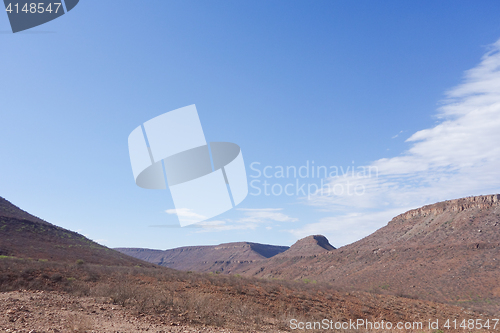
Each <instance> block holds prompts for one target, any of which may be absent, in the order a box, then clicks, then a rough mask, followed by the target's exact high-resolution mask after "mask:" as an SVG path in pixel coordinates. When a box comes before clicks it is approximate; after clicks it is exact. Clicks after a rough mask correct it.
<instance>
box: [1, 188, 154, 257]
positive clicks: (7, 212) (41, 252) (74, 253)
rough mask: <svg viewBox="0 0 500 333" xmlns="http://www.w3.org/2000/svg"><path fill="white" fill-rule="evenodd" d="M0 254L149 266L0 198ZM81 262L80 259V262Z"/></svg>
mask: <svg viewBox="0 0 500 333" xmlns="http://www.w3.org/2000/svg"><path fill="white" fill-rule="evenodd" d="M0 256H8V257H17V258H24V259H29V258H31V259H39V260H48V261H64V262H71V263H75V262H76V261H77V260H83V262H87V263H95V264H103V265H126V266H135V265H143V266H151V265H149V264H147V263H144V262H142V261H140V260H137V259H135V258H131V257H129V256H126V255H123V254H121V253H119V252H117V251H114V250H112V249H109V248H107V247H105V246H102V245H99V244H97V243H95V242H93V241H91V240H90V239H88V238H86V237H84V236H82V235H80V234H78V233H76V232H73V231H69V230H66V229H64V228H60V227H58V226H55V225H53V224H50V223H48V222H46V221H43V220H42V219H40V218H38V217H36V216H33V215H31V214H29V213H27V212H25V211H23V210H21V209H19V208H18V207H16V206H14V205H13V204H12V203H10V202H9V201H7V200H5V199H4V198H1V197H0ZM80 262H81V261H80Z"/></svg>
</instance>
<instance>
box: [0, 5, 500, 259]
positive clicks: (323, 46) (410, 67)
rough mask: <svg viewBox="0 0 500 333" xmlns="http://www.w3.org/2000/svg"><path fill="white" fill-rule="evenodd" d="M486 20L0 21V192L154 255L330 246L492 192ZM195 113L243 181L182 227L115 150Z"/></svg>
mask: <svg viewBox="0 0 500 333" xmlns="http://www.w3.org/2000/svg"><path fill="white" fill-rule="evenodd" d="M499 12H500V2H498V1H475V2H471V1H439V2H435V1H405V2H401V1H384V2H375V1H331V0H326V1H314V2H311V1H289V0H287V1H185V0H183V1H167V0H149V1H132V0H128V1H118V0H109V1H96V0H81V1H80V3H79V4H78V6H77V7H75V8H74V9H73V10H72V11H71V12H69V13H68V14H67V15H63V16H62V17H60V18H58V19H56V20H54V21H51V22H49V23H46V24H44V25H41V26H39V27H35V28H33V29H30V30H27V31H24V32H19V33H16V34H13V33H12V32H11V30H10V26H9V21H8V18H7V14H6V13H5V14H0V50H1V52H0V62H1V63H2V64H3V66H2V71H1V80H0V102H1V104H0V196H2V197H4V198H6V199H7V200H9V201H11V202H12V203H14V204H15V205H17V206H19V207H21V208H22V209H24V210H26V211H28V212H30V213H32V214H34V215H36V216H38V217H40V218H43V219H44V220H47V221H49V222H51V223H53V224H56V225H58V226H61V227H64V228H67V229H70V230H73V231H77V232H79V233H81V234H83V235H85V236H87V237H89V238H90V239H93V240H95V241H97V242H99V243H101V244H103V245H106V246H108V247H144V248H155V249H169V248H175V247H179V246H188V245H212V244H220V243H226V242H237V241H250V242H258V243H266V244H276V245H292V244H293V243H294V242H295V241H297V240H298V239H300V238H302V237H305V236H308V235H311V234H323V235H325V236H326V237H327V238H328V239H329V240H330V242H331V244H332V245H334V246H336V247H339V246H342V245H346V244H349V243H352V242H354V241H356V240H359V239H361V238H363V237H365V236H367V235H369V234H370V233H372V232H373V231H375V230H377V229H378V228H381V227H383V226H384V225H386V224H387V222H388V221H390V220H391V219H392V218H393V217H395V216H396V215H398V214H400V213H403V212H405V211H407V210H409V209H412V208H417V207H420V206H422V205H425V204H430V203H435V202H438V201H442V200H448V199H455V198H460V197H465V196H470V195H481V194H493V193H499V192H500V177H499V176H500V169H499V168H498V162H499V161H500V148H499V145H498V142H500V21H499V20H498V13H499ZM191 104H195V105H196V108H197V110H198V114H199V117H200V120H201V123H202V126H203V130H204V134H205V137H206V139H207V141H226V142H234V143H236V144H238V145H239V146H240V147H241V151H242V155H243V159H244V161H245V167H246V171H247V176H248V184H249V194H248V196H247V198H246V199H245V200H244V201H243V202H242V203H241V204H239V205H238V206H237V207H236V208H234V209H232V210H230V211H228V212H226V213H223V214H221V215H219V216H216V217H214V218H212V219H210V220H209V221H206V222H205V223H204V224H205V226H206V227H203V228H193V227H184V228H181V227H180V226H179V221H178V218H177V216H176V214H172V212H173V209H175V207H174V204H173V201H172V197H171V195H170V192H169V190H168V189H167V190H146V189H142V188H140V187H138V186H137V185H136V184H135V182H134V177H133V174H132V169H131V164H130V158H129V151H128V146H127V138H128V136H129V134H130V133H131V132H132V130H134V129H135V128H136V127H137V126H139V125H140V124H142V123H144V122H146V121H147V120H149V119H152V118H154V117H156V116H158V115H161V114H163V113H165V112H168V111H171V110H175V109H178V108H181V107H184V106H187V105H191ZM287 170H288V171H289V172H288V174H287V172H286V171H287ZM293 170H295V171H296V174H294V172H293ZM282 171H283V172H282ZM313 171H314V175H313ZM318 171H319V172H318ZM266 184H267V185H266ZM287 186H288V187H287ZM285 189H286V190H287V192H286V193H285ZM280 190H281V191H280Z"/></svg>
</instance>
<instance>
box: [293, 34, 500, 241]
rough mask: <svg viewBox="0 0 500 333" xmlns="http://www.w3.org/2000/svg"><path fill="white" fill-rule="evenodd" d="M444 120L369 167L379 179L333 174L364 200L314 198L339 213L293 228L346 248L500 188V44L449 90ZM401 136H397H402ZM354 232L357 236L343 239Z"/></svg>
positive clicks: (439, 114)
mask: <svg viewBox="0 0 500 333" xmlns="http://www.w3.org/2000/svg"><path fill="white" fill-rule="evenodd" d="M445 96H446V98H445V100H444V101H442V104H441V106H440V107H439V108H438V110H437V117H438V119H439V123H438V124H437V125H436V126H435V127H432V128H429V129H424V130H421V131H418V132H416V133H414V134H413V135H412V136H410V138H409V139H407V140H406V141H407V142H408V143H410V144H411V147H410V148H409V149H408V150H407V151H405V152H404V153H402V154H401V155H400V156H397V157H393V158H382V159H379V160H377V161H374V162H373V163H372V164H371V165H370V166H371V167H374V168H376V169H377V170H378V177H368V178H357V177H343V178H341V177H336V178H333V179H329V180H328V181H329V183H328V184H329V186H330V187H331V188H333V186H334V185H335V184H339V183H340V184H345V183H346V182H351V183H352V184H359V186H360V187H358V189H360V188H363V189H364V191H363V194H362V195H348V194H347V193H343V194H334V193H332V194H331V195H328V196H325V195H319V194H317V195H315V196H313V197H312V200H308V204H311V205H314V206H316V207H319V208H321V209H325V210H330V211H332V212H335V216H333V217H329V218H324V219H322V220H320V221H319V222H318V223H314V224H309V225H306V226H305V227H303V228H300V229H296V230H292V233H293V234H295V235H297V236H305V235H307V234H311V233H318V232H323V233H328V232H330V234H329V235H328V236H329V237H330V238H332V239H333V243H335V242H336V241H337V244H340V245H342V244H346V243H348V242H350V241H352V240H354V239H359V238H360V237H362V236H366V235H367V234H369V233H371V232H373V231H374V230H375V229H377V228H379V227H381V226H383V225H384V224H385V223H386V222H387V221H388V220H390V218H391V217H393V216H395V215H397V214H398V213H401V212H403V211H405V210H407V209H410V208H415V207H418V206H421V205H424V204H428V203H433V202H437V201H441V200H447V199H452V198H458V197H463V196H468V195H479V194H488V193H498V192H499V191H500V168H499V165H500V145H499V144H498V142H500V40H499V41H497V42H496V43H495V44H493V45H491V46H490V49H489V51H488V52H487V53H486V54H485V55H484V56H483V58H482V59H481V62H480V63H479V65H478V66H476V67H474V68H473V69H470V70H468V71H466V72H465V75H464V79H463V82H462V83H461V84H460V85H458V86H457V87H455V88H453V89H451V90H449V91H448V92H446V95H445ZM398 135H399V134H398ZM346 235H352V236H346Z"/></svg>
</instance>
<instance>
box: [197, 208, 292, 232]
mask: <svg viewBox="0 0 500 333" xmlns="http://www.w3.org/2000/svg"><path fill="white" fill-rule="evenodd" d="M236 210H237V211H240V212H242V213H243V216H242V217H239V218H236V219H226V220H218V221H206V222H202V223H200V225H201V226H202V227H205V226H207V227H208V228H203V229H202V230H200V231H223V230H246V229H251V230H253V229H256V228H257V227H259V226H265V228H266V229H268V230H269V228H271V227H272V225H275V224H276V223H282V222H296V221H298V219H296V218H293V217H290V216H288V215H286V214H284V213H283V212H282V211H283V209H282V208H252V209H250V208H239V209H236Z"/></svg>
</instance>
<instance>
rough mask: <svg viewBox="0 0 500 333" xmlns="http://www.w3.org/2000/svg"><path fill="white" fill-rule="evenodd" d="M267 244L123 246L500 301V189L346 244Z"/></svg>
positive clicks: (232, 270)
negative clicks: (162, 247)
mask: <svg viewBox="0 0 500 333" xmlns="http://www.w3.org/2000/svg"><path fill="white" fill-rule="evenodd" d="M260 246H264V247H266V248H268V249H273V250H274V252H273V251H269V252H266V255H263V254H262V253H259V251H256V250H255V249H258V248H259V246H258V245H257V244H253V243H229V244H221V245H219V246H209V247H184V248H179V249H172V250H166V251H159V250H148V249H124V248H120V249H117V250H119V251H120V252H122V253H126V254H128V255H131V256H134V257H136V258H140V259H142V260H146V261H150V262H154V263H157V264H160V265H164V266H168V267H172V268H176V269H181V270H182V269H184V270H192V271H200V272H208V271H218V272H222V273H227V274H240V275H244V276H254V277H260V278H273V279H288V280H290V279H291V280H308V281H321V282H326V283H329V284H331V285H332V286H334V287H336V288H340V289H345V290H360V291H375V292H379V293H386V294H393V295H400V296H406V297H411V298H419V299H428V300H434V301H440V302H449V303H453V304H465V303H466V304H475V305H478V304H479V305H481V304H486V305H488V306H489V305H491V304H496V305H495V306H496V307H499V304H500V284H499V278H498V273H499V271H500V263H499V261H500V195H497V194H495V195H483V196H474V197H466V198H461V199H456V200H448V201H444V202H439V203H436V204H432V205H427V206H424V207H421V208H418V209H414V210H410V211H408V212H406V213H403V214H400V215H398V216H396V217H394V218H393V219H392V220H391V221H389V222H388V223H387V225H386V226H384V227H382V228H380V229H379V230H377V231H376V232H374V233H373V234H371V235H369V236H367V237H365V238H363V239H361V240H359V241H357V242H355V243H352V244H349V245H346V246H343V247H340V248H338V249H335V248H334V247H333V246H332V245H330V243H329V242H328V240H327V239H326V238H325V237H324V236H320V235H316V236H309V237H306V238H304V239H301V240H299V241H297V242H296V243H295V244H294V245H292V246H291V247H290V248H288V249H286V248H284V247H276V246H274V247H273V246H271V245H260ZM153 253H154V256H153ZM200 253H203V255H199V254H200ZM273 253H275V254H274V255H271V254H273Z"/></svg>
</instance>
